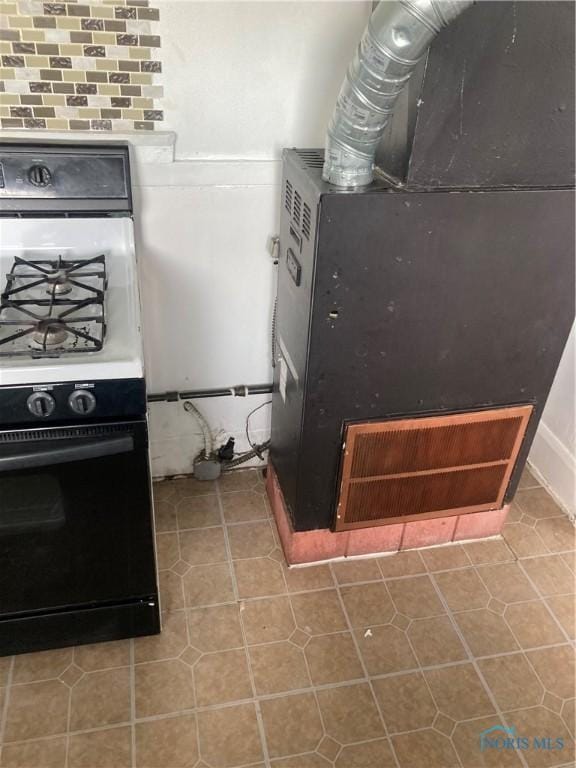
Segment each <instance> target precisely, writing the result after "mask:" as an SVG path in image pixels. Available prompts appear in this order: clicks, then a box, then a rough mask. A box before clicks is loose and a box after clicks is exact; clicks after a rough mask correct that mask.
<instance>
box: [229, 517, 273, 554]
mask: <svg viewBox="0 0 576 768" xmlns="http://www.w3.org/2000/svg"><path fill="white" fill-rule="evenodd" d="M228 539H229V541H230V551H231V554H232V557H233V558H234V559H239V558H244V557H266V556H267V555H269V554H270V553H271V552H272V551H273V550H274V549H275V547H276V542H275V540H274V534H273V532H272V526H271V524H270V521H268V520H263V521H262V522H257V523H244V524H243V525H229V526H228Z"/></svg>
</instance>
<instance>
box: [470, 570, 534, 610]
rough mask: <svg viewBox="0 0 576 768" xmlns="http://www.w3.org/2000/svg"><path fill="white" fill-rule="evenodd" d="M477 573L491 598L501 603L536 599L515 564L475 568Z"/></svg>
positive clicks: (523, 575)
mask: <svg viewBox="0 0 576 768" xmlns="http://www.w3.org/2000/svg"><path fill="white" fill-rule="evenodd" d="M477 572H478V573H479V574H480V578H481V579H482V581H483V582H484V584H485V585H486V587H487V588H488V591H489V592H490V594H491V595H492V597H494V598H495V599H496V600H500V601H502V602H503V603H517V602H521V601H523V600H534V599H535V598H536V597H538V594H537V593H536V591H535V590H534V587H533V586H532V585H531V584H530V581H529V580H528V579H527V578H526V576H525V574H524V573H523V571H522V568H521V567H520V566H519V565H518V564H517V563H501V564H495V565H482V566H479V567H478V568H477Z"/></svg>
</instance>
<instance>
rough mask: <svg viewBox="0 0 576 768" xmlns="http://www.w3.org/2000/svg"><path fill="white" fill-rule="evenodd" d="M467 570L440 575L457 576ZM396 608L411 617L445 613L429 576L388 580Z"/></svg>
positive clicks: (416, 617)
mask: <svg viewBox="0 0 576 768" xmlns="http://www.w3.org/2000/svg"><path fill="white" fill-rule="evenodd" d="M462 573H467V571H454V572H453V573H445V574H440V576H455V575H456V574H462ZM386 585H387V587H388V591H389V592H390V596H391V597H392V600H393V601H394V605H395V606H396V610H397V611H398V612H399V613H402V614H404V615H405V616H408V617H409V618H411V619H424V618H427V617H428V616H437V615H439V614H442V613H445V611H444V606H443V605H442V603H441V601H440V598H439V597H438V595H437V594H436V590H435V589H434V586H433V585H432V582H431V581H430V577H429V576H414V577H412V578H410V579H398V580H397V581H388V582H386Z"/></svg>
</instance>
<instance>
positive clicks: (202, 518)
mask: <svg viewBox="0 0 576 768" xmlns="http://www.w3.org/2000/svg"><path fill="white" fill-rule="evenodd" d="M176 516H177V520H178V528H179V529H180V530H184V529H186V528H206V527H208V526H212V525H220V523H221V522H222V520H221V517H220V505H219V504H218V496H216V494H213V495H212V496H197V497H196V498H191V499H182V500H181V501H179V502H178V504H177V505H176Z"/></svg>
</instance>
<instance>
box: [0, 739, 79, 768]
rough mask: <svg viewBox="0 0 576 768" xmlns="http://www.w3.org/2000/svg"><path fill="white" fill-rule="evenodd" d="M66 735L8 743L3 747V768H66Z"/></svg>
mask: <svg viewBox="0 0 576 768" xmlns="http://www.w3.org/2000/svg"><path fill="white" fill-rule="evenodd" d="M65 764H66V737H65V736H57V737H56V738H53V739H42V740H41V741H26V742H23V743H20V744H6V745H5V746H4V748H3V749H2V758H1V759H0V765H1V766H2V768H64V766H65Z"/></svg>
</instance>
